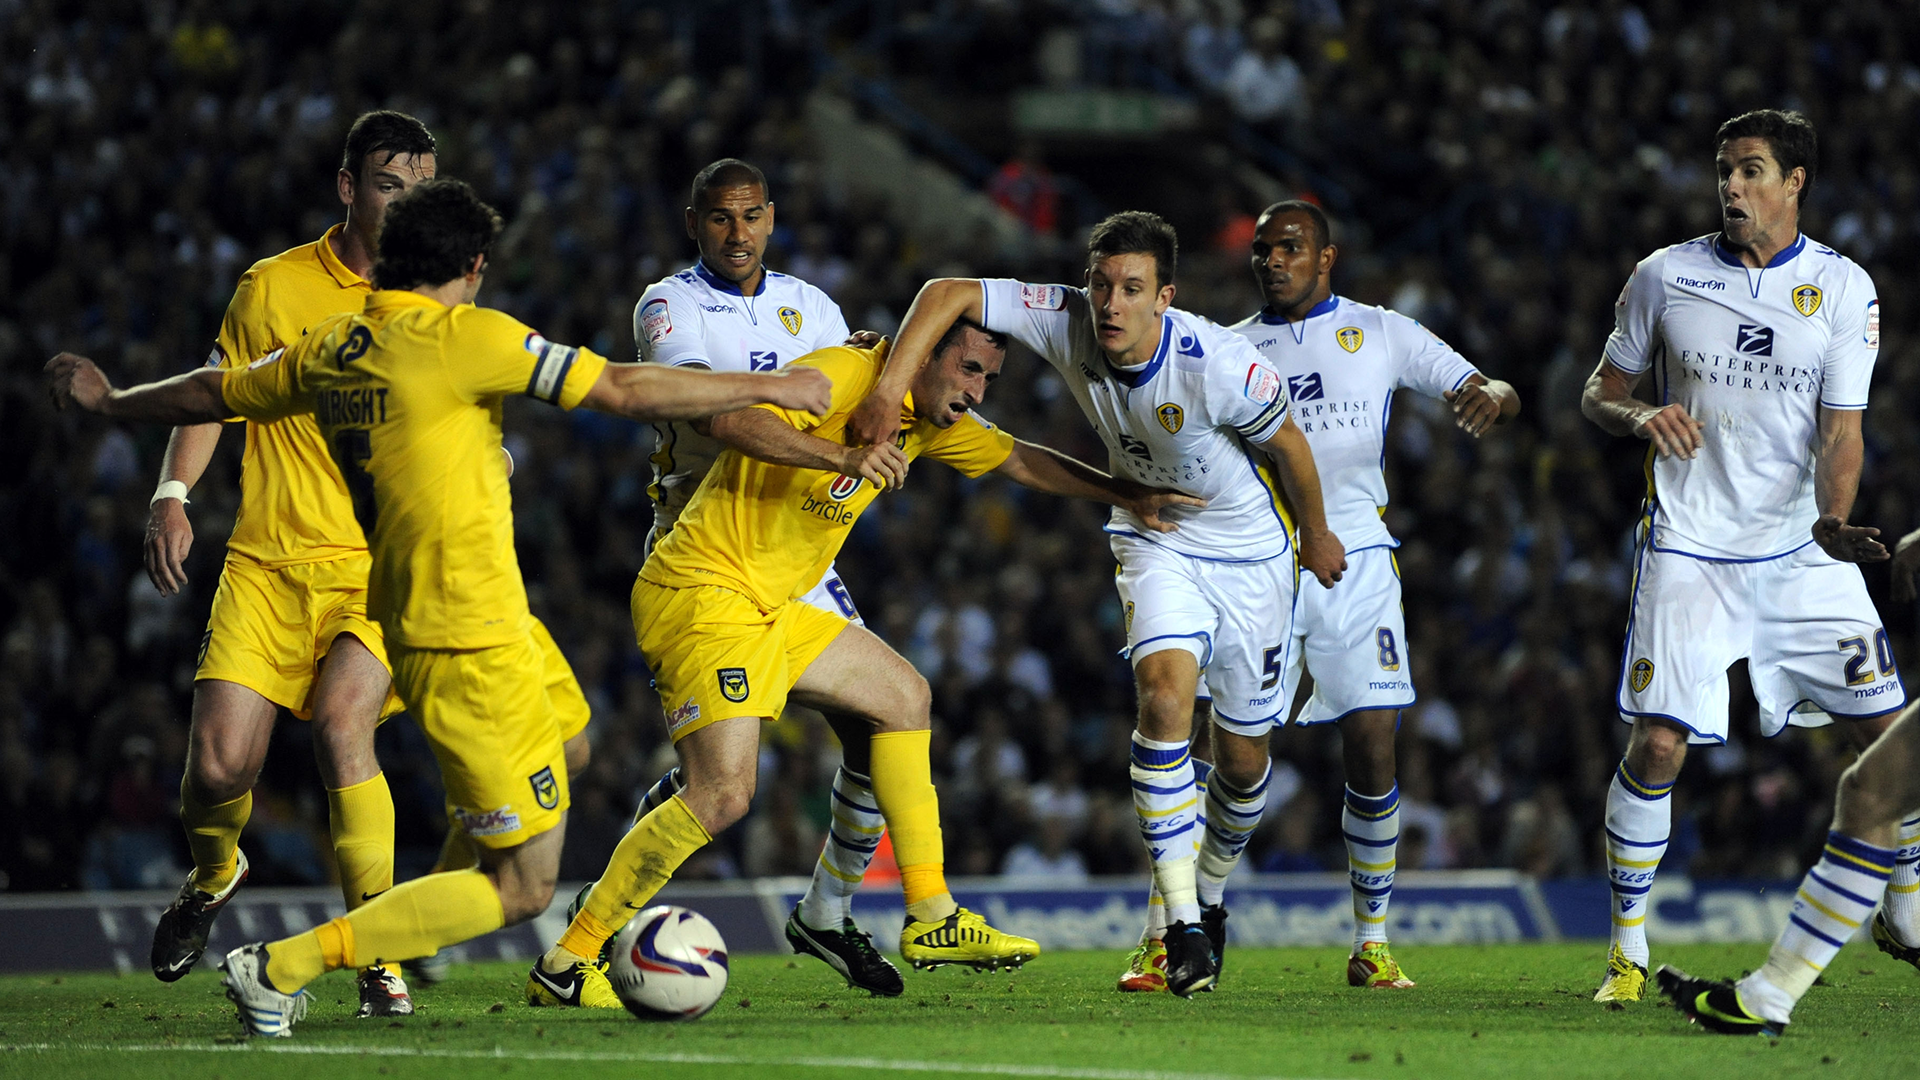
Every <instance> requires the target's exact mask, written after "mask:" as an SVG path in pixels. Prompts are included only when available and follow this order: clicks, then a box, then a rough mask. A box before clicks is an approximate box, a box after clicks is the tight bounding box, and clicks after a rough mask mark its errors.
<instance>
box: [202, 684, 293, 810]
mask: <svg viewBox="0 0 1920 1080" xmlns="http://www.w3.org/2000/svg"><path fill="white" fill-rule="evenodd" d="M278 713H279V707H278V706H276V705H275V704H274V703H273V702H271V701H268V700H267V699H266V698H263V697H261V696H260V695H259V693H258V692H256V691H255V690H253V689H252V688H251V687H247V686H242V685H240V684H239V683H232V682H227V681H225V680H223V679H202V680H200V681H199V682H196V683H194V684H193V718H192V723H191V725H190V727H189V730H188V733H187V778H188V780H189V782H190V783H192V784H193V786H194V788H195V792H196V794H197V795H198V796H199V797H200V798H202V799H203V800H211V801H213V802H215V803H221V802H228V801H230V800H233V799H237V798H239V797H240V796H241V795H244V794H245V793H246V792H247V791H248V790H249V789H251V788H252V787H253V782H254V780H255V779H257V778H258V777H259V775H260V768H261V766H263V765H265V764H266V761H267V746H268V745H269V744H270V743H271V742H272V741H273V722H274V718H275V717H276V716H277V715H278Z"/></svg>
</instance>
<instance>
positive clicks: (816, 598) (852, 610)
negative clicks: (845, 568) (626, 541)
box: [646, 507, 867, 626]
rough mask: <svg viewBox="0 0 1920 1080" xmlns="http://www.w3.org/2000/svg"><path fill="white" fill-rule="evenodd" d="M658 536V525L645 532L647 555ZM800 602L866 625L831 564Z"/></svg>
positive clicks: (854, 622) (837, 569)
mask: <svg viewBox="0 0 1920 1080" xmlns="http://www.w3.org/2000/svg"><path fill="white" fill-rule="evenodd" d="M659 513H660V510H659V508H658V507H655V508H654V514H655V516H656V518H657V517H658V515H659ZM660 536H661V532H660V526H659V525H658V524H655V525H654V527H653V528H651V529H649V530H647V550H646V554H647V555H652V554H653V545H654V542H655V541H656V540H658V539H659V538H660ZM800 602H801V603H803V604H811V605H812V606H814V607H817V608H819V609H820V610H821V611H828V612H832V613H833V614H835V615H841V616H845V617H846V620H847V621H848V622H850V623H852V624H854V625H855V626H865V625H867V620H865V619H863V618H861V617H860V610H859V609H858V608H856V607H854V605H853V594H852V593H849V592H847V586H846V584H845V583H844V582H842V581H841V580H840V568H839V567H838V566H837V565H835V564H833V563H828V564H827V573H826V576H824V577H822V578H821V579H820V581H819V583H817V584H816V585H814V587H813V588H811V589H808V590H807V592H806V595H804V596H802V597H801V598H800Z"/></svg>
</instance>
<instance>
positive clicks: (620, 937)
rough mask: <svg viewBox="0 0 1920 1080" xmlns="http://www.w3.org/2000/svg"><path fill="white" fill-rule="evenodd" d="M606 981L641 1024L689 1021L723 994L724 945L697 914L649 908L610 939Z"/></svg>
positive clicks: (725, 947) (704, 917) (705, 1012)
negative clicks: (609, 959)
mask: <svg viewBox="0 0 1920 1080" xmlns="http://www.w3.org/2000/svg"><path fill="white" fill-rule="evenodd" d="M607 981H608V982H610V983H612V984H613V992H614V993H616V994H618V995H620V1001H621V1003H622V1004H624V1005H626V1007H627V1011H628V1012H630V1013H632V1014H633V1015H635V1016H637V1017H639V1018H640V1019H642V1020H693V1019H696V1018H698V1017H702V1016H705V1015H706V1014H707V1012H708V1011H709V1010H711V1009H712V1008H713V1007H714V1005H716V1004H718V1003H719V1001H720V995H721V994H722V993H725V992H726V989H727V943H726V942H724V941H722V940H720V931H719V930H716V929H714V926H713V924H712V923H710V922H708V921H707V917H706V916H704V915H702V914H700V913H699V912H697V911H688V910H687V909H686V908H683V907H673V906H671V905H666V904H662V905H661V906H659V907H651V908H648V909H647V910H645V911H643V912H641V913H640V914H638V915H635V916H634V917H633V920H632V921H631V922H629V923H627V925H626V926H625V927H623V928H621V930H620V932H619V933H618V934H615V935H614V936H613V958H612V963H611V965H610V966H609V968H608V969H607Z"/></svg>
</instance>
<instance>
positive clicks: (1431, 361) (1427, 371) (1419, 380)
mask: <svg viewBox="0 0 1920 1080" xmlns="http://www.w3.org/2000/svg"><path fill="white" fill-rule="evenodd" d="M1382 325H1383V326H1384V328H1385V329H1386V330H1387V346H1388V349H1389V350H1390V351H1389V355H1390V356H1391V357H1392V358H1393V361H1394V365H1395V370H1396V374H1395V380H1394V385H1395V386H1404V387H1406V388H1407V389H1409V390H1417V391H1419V392H1420V393H1422V394H1425V395H1427V396H1428V397H1439V396H1440V395H1442V394H1447V393H1451V392H1452V391H1455V390H1458V389H1460V387H1461V386H1462V385H1464V384H1465V383H1466V381H1467V380H1468V379H1469V378H1471V377H1472V376H1474V375H1478V374H1479V373H1480V369H1479V368H1476V367H1474V366H1473V364H1471V363H1469V362H1468V360H1467V358H1466V357H1464V356H1461V355H1460V354H1459V353H1457V352H1455V351H1454V349H1453V346H1451V345H1448V344H1447V343H1446V342H1444V341H1442V340H1440V335H1438V334H1436V333H1434V332H1433V331H1431V330H1429V329H1427V328H1426V327H1424V326H1421V325H1420V324H1419V323H1418V322H1415V321H1414V320H1412V319H1409V318H1407V317H1406V316H1405V315H1402V314H1400V313H1399V312H1397V311H1389V312H1387V313H1386V317H1385V318H1384V319H1383V320H1382Z"/></svg>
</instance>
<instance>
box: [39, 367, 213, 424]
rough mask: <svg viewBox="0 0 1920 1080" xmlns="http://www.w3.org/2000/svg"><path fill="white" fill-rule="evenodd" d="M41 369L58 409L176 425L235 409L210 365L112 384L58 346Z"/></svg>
mask: <svg viewBox="0 0 1920 1080" xmlns="http://www.w3.org/2000/svg"><path fill="white" fill-rule="evenodd" d="M44 370H45V371H46V374H47V382H48V387H47V388H48V390H49V391H50V392H51V393H52V394H53V403H54V404H55V405H57V406H58V407H60V408H62V409H64V408H66V407H67V406H68V405H73V406H76V407H78V408H80V409H82V410H85V411H86V412H90V413H98V414H99V415H101V416H105V417H109V418H111V419H114V420H142V421H157V422H159V423H163V424H175V425H179V424H205V423H208V422H210V421H214V420H225V419H227V418H229V417H231V416H233V415H234V411H233V410H232V409H229V408H227V402H226V399H225V398H224V397H223V396H221V393H220V378H221V373H220V372H218V371H215V370H213V369H212V368H201V369H200V370H198V371H190V372H187V373H186V374H184V375H175V376H174V377H173V378H171V379H164V380H162V381H160V382H153V383H146V384H144V385H141V386H135V387H132V388H131V389H127V390H115V389H114V388H113V384H112V383H111V382H109V381H107V376H106V373H105V372H103V371H101V370H100V367H99V365H97V364H95V363H94V362H93V361H91V360H89V359H87V358H86V357H84V356H77V355H75V354H73V353H67V352H63V353H61V354H60V355H58V356H56V357H54V358H53V359H51V360H49V361H47V366H46V368H45V369H44Z"/></svg>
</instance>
